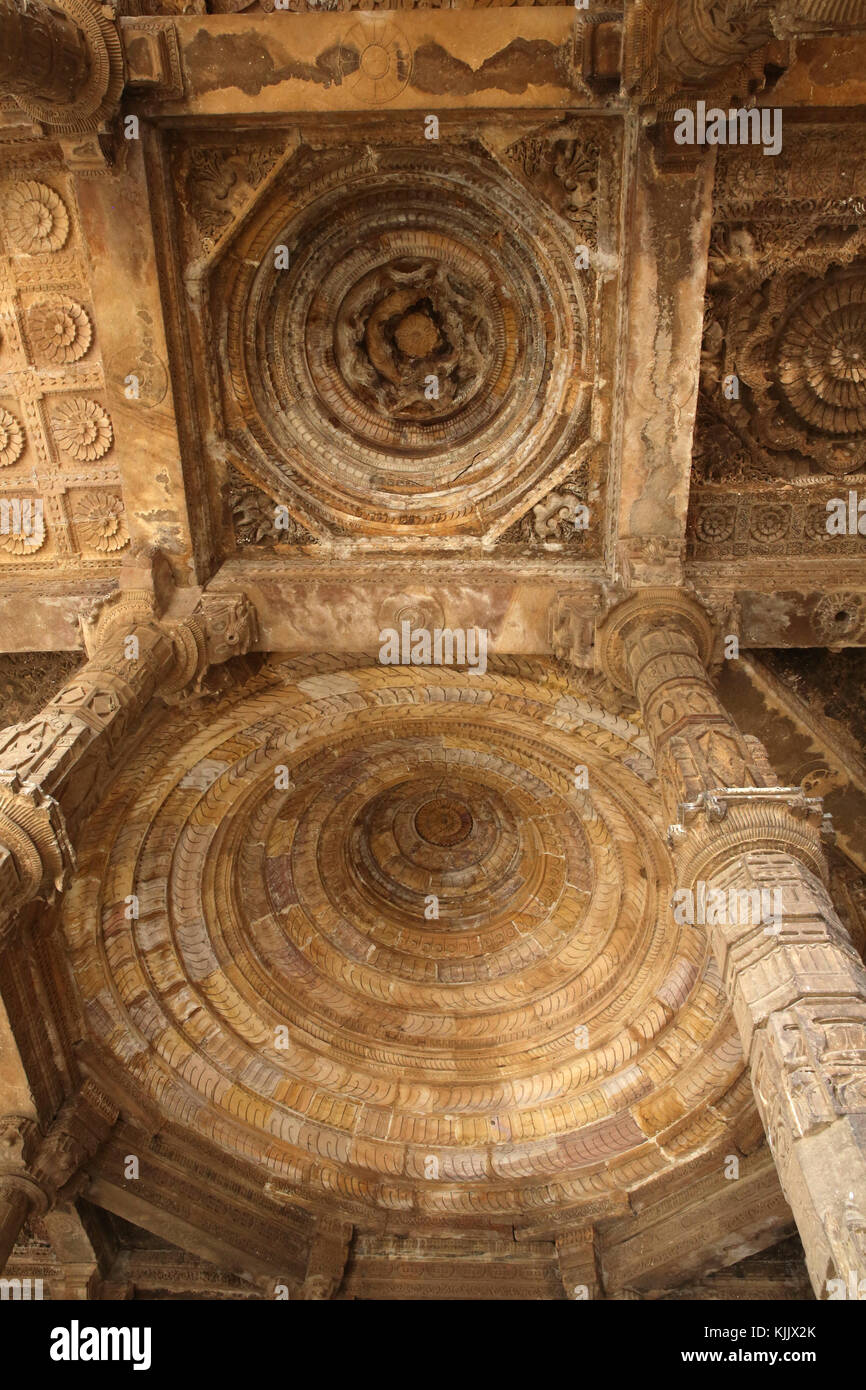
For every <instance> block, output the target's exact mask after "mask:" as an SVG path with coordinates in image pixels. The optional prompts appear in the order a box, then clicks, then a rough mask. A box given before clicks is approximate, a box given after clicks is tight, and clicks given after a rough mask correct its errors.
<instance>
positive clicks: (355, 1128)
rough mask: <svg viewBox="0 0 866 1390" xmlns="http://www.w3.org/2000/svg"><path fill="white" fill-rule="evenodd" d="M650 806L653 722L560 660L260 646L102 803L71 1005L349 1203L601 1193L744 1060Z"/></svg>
mask: <svg viewBox="0 0 866 1390" xmlns="http://www.w3.org/2000/svg"><path fill="white" fill-rule="evenodd" d="M577 765H584V766H585V767H587V768H588V769H589V776H588V788H584V787H582V786H578V785H577V782H578V779H576V778H575V775H574V772H575V767H576V766H577ZM664 821H665V817H664V814H663V812H662V809H661V807H660V805H659V803H658V800H657V796H656V791H655V788H654V785H653V783H652V765H651V762H650V759H649V757H648V752H647V748H646V743H645V740H644V738H643V736H642V734H641V732H640V730H639V729H638V728H636V727H634V726H631V725H629V724H628V723H627V722H626V721H625V720H623V719H622V718H614V717H608V716H607V715H605V714H604V713H603V712H602V711H601V710H599V709H598V708H597V707H594V706H592V705H590V704H583V703H582V702H581V701H580V700H579V699H577V698H575V697H574V696H573V695H572V694H570V693H568V690H567V687H566V686H565V684H564V682H562V681H561V680H560V678H559V677H558V676H556V675H555V674H554V673H553V671H552V670H551V669H550V668H548V667H547V666H544V665H541V664H539V665H530V664H529V663H519V664H518V663H510V664H509V665H508V666H503V667H501V668H500V669H498V670H496V669H492V668H488V670H487V672H486V673H485V674H484V675H483V676H479V675H477V674H475V675H473V676H471V677H470V676H467V675H464V674H461V673H460V672H458V671H455V670H445V669H438V670H420V669H418V668H391V667H374V668H364V667H356V668H353V669H351V670H344V671H339V670H338V671H335V670H334V669H333V663H327V662H326V663H322V665H321V667H316V666H315V665H312V664H311V663H309V662H306V663H304V665H303V666H302V667H301V668H298V669H293V668H292V667H291V666H285V665H272V666H268V667H265V668H264V670H263V672H262V673H261V674H260V675H259V676H258V677H256V678H255V679H254V680H253V681H251V682H250V683H248V685H247V686H246V687H245V688H244V689H243V690H239V691H235V692H233V693H231V694H229V695H226V696H224V697H222V698H221V700H220V701H219V702H218V703H216V704H209V705H208V707H207V708H206V709H201V710H200V711H198V712H197V711H196V710H195V709H194V708H192V709H191V708H189V707H187V708H186V709H184V711H183V712H178V714H177V715H176V716H175V717H173V719H170V720H169V721H167V722H166V723H165V724H164V725H163V726H162V727H161V729H160V731H159V733H158V734H157V735H156V736H155V738H154V740H153V741H152V742H150V743H149V744H148V745H146V746H144V747H142V748H141V749H140V750H139V751H138V752H137V754H136V755H135V756H134V757H133V758H132V759H131V760H130V761H129V762H128V764H127V765H126V766H125V767H124V768H123V770H122V771H121V773H120V776H119V778H118V779H117V781H116V782H115V783H114V785H113V787H112V789H111V791H110V792H109V794H108V796H107V798H106V800H105V802H104V803H103V805H102V806H101V807H100V809H99V811H98V812H97V813H96V815H95V816H94V817H93V819H92V820H91V822H90V823H89V824H88V826H87V828H86V830H85V834H84V837H83V841H82V844H81V847H80V851H79V874H78V876H77V878H76V880H75V882H74V884H73V886H72V889H71V891H70V893H69V894H68V895H67V898H66V900H65V904H64V930H65V933H66V936H67V940H68V943H69V948H70V951H71V958H72V962H73V969H74V972H75V975H76V978H77V982H78V986H79V990H80V997H81V998H82V1000H83V1001H85V1002H84V1006H83V1007H84V1010H85V1015H86V1019H85V1022H84V1023H83V1025H82V1026H83V1027H84V1028H85V1030H86V1032H87V1034H88V1035H89V1038H90V1041H91V1043H92V1045H93V1046H95V1047H96V1048H97V1049H98V1050H99V1051H100V1052H101V1053H102V1055H103V1059H104V1064H105V1065H106V1066H108V1067H113V1068H114V1069H115V1070H116V1072H117V1075H118V1079H119V1083H120V1084H122V1085H123V1086H126V1087H127V1088H129V1089H131V1090H132V1091H134V1092H135V1093H136V1094H137V1095H139V1096H140V1097H146V1098H147V1100H148V1103H149V1104H150V1105H152V1106H155V1107H156V1108H157V1110H158V1111H159V1112H161V1113H162V1114H163V1115H164V1116H165V1117H166V1119H167V1120H169V1121H171V1120H176V1121H182V1123H183V1125H184V1127H185V1128H186V1130H187V1132H188V1133H193V1134H195V1135H197V1136H198V1137H199V1139H200V1140H204V1141H207V1142H209V1143H212V1144H215V1145H217V1146H219V1147H220V1148H221V1149H224V1150H227V1151H229V1152H233V1153H236V1154H238V1155H241V1156H242V1157H243V1159H244V1161H245V1162H247V1163H255V1164H257V1165H258V1166H259V1168H260V1170H261V1171H262V1173H263V1174H264V1175H266V1176H269V1177H270V1178H271V1180H272V1181H274V1182H276V1183H277V1185H279V1182H280V1181H283V1182H289V1183H291V1184H292V1186H293V1188H294V1189H295V1190H296V1191H300V1192H301V1193H307V1194H309V1195H311V1196H315V1195H316V1194H317V1193H318V1194H322V1193H327V1194H328V1198H329V1201H330V1202H331V1203H332V1204H333V1203H336V1204H337V1205H341V1206H342V1207H343V1208H344V1209H346V1210H347V1211H351V1212H353V1213H354V1214H355V1216H356V1217H357V1218H358V1219H360V1220H362V1221H363V1214H364V1211H365V1210H367V1212H368V1213H369V1210H370V1209H372V1208H376V1209H378V1210H379V1211H380V1212H381V1211H393V1212H399V1213H400V1214H401V1219H405V1220H409V1221H412V1220H415V1219H419V1220H436V1219H442V1220H446V1221H447V1220H450V1221H453V1219H454V1217H455V1216H459V1215H460V1214H465V1215H467V1216H471V1217H472V1218H473V1219H478V1218H479V1217H480V1218H483V1217H485V1216H486V1217H489V1218H490V1219H493V1220H496V1219H501V1217H502V1216H503V1215H504V1216H508V1215H510V1214H514V1213H517V1212H520V1211H527V1210H532V1209H533V1208H535V1207H542V1206H547V1207H549V1206H550V1204H551V1203H553V1204H556V1203H562V1202H565V1203H568V1202H574V1201H579V1200H582V1199H583V1200H587V1199H592V1200H595V1199H597V1197H598V1196H599V1194H600V1193H603V1192H604V1191H605V1190H607V1189H608V1188H611V1187H612V1188H616V1189H621V1188H622V1187H623V1186H630V1185H633V1184H636V1183H640V1182H643V1181H645V1180H647V1179H648V1178H650V1177H652V1175H653V1174H654V1173H655V1172H657V1171H660V1170H661V1169H662V1168H667V1166H668V1162H669V1159H668V1156H667V1151H666V1150H665V1147H664V1146H665V1145H666V1144H668V1143H670V1144H672V1145H673V1146H674V1148H675V1149H676V1152H678V1153H682V1154H684V1155H686V1154H688V1152H689V1151H690V1146H692V1147H698V1146H702V1145H704V1144H705V1143H706V1142H707V1139H708V1136H710V1134H711V1133H715V1132H716V1131H718V1132H719V1133H721V1132H722V1131H723V1125H724V1122H723V1120H721V1119H720V1118H719V1117H720V1116H722V1115H723V1114H724V1113H726V1111H725V1107H726V1106H727V1105H728V1104H729V1103H728V1101H726V1100H723V1099H722V1098H723V1097H724V1096H725V1093H726V1092H727V1091H728V1090H729V1089H730V1087H731V1086H732V1085H733V1084H734V1083H735V1082H736V1080H737V1078H738V1077H739V1076H740V1074H741V1071H742V1067H743V1062H742V1057H741V1054H740V1049H739V1044H738V1042H737V1040H736V1036H735V1033H734V1029H733V1024H732V1022H731V1020H730V1017H729V1015H728V1014H727V1012H726V1010H725V1006H724V999H723V990H722V986H721V982H720V981H719V978H718V975H717V973H716V971H715V969H714V967H713V966H712V965H711V964H708V959H707V951H706V943H705V941H704V938H703V935H702V933H701V932H699V931H696V930H695V929H693V928H690V927H687V926H677V925H676V924H675V923H674V922H673V920H672V914H671V912H670V911H669V908H668V903H669V899H670V895H671V887H672V882H671V866H670V860H669V856H668V852H667V850H666V848H665V844H664V828H665V827H664ZM130 895H134V898H131V896H130ZM132 900H135V901H137V903H138V916H135V915H134V914H131V913H130V912H129V911H128V904H129V902H130V901H132ZM737 1094H739V1092H738V1093H737ZM743 1094H744V1095H745V1091H744V1093H743ZM713 1099H715V1100H716V1101H717V1102H718V1103H719V1109H718V1110H717V1112H716V1113H715V1115H714V1116H713V1117H710V1116H709V1115H708V1114H707V1112H706V1110H705V1106H706V1104H707V1102H708V1100H709V1101H712V1100H713ZM674 1136H675V1137H674Z"/></svg>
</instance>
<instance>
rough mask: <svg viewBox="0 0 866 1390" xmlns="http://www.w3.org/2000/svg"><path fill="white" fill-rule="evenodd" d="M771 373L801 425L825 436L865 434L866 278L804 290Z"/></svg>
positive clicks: (788, 321) (782, 335) (781, 338)
mask: <svg viewBox="0 0 866 1390" xmlns="http://www.w3.org/2000/svg"><path fill="white" fill-rule="evenodd" d="M777 373H778V380H779V383H780V385H781V387H782V390H783V391H784V395H785V398H786V400H787V401H788V403H789V405H790V406H791V408H792V410H794V411H795V412H796V414H797V415H798V416H799V418H800V419H801V420H802V421H803V422H804V423H805V424H807V425H809V426H811V427H812V428H813V429H817V430H821V431H822V432H824V433H825V434H833V435H852V434H863V433H864V432H866V277H864V276H860V275H857V276H849V277H846V278H845V279H840V280H833V281H829V282H824V281H822V282H821V283H819V284H817V285H814V286H812V287H810V289H809V291H808V292H807V293H806V294H805V295H804V296H803V297H802V298H801V299H800V301H799V303H798V304H796V305H795V307H794V309H793V310H792V312H791V313H790V314H789V315H788V317H787V319H786V321H785V323H784V325H783V327H782V330H781V333H780V336H779V346H778V368H777Z"/></svg>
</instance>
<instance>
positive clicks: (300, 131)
mask: <svg viewBox="0 0 866 1390" xmlns="http://www.w3.org/2000/svg"><path fill="white" fill-rule="evenodd" d="M620 140H621V124H620V122H619V121H615V120H613V121H612V120H610V119H603V118H588V119H587V118H582V119H581V120H579V121H575V120H567V119H565V120H564V119H559V120H557V121H555V122H542V123H539V122H538V121H535V122H532V123H531V125H529V123H527V122H526V121H522V122H511V123H510V125H509V122H507V121H506V122H505V123H504V128H502V127H500V128H499V129H498V130H497V131H496V132H495V134H494V133H493V132H492V130H491V132H489V133H486V134H485V133H482V134H479V133H478V125H477V122H476V121H473V122H471V123H464V122H461V121H459V120H454V121H452V122H450V123H449V133H448V151H447V154H442V155H440V154H439V153H438V151H437V150H436V148H435V146H433V148H432V153H431V142H430V141H428V140H426V139H425V138H424V129H423V126H419V122H418V120H417V119H415V120H412V121H411V122H409V121H405V120H403V121H401V120H400V119H399V118H397V119H393V118H392V119H390V120H389V121H388V122H387V124H385V123H383V122H382V121H381V119H380V120H378V121H375V120H373V121H368V122H364V121H356V122H353V123H352V125H351V128H350V129H347V127H346V125H345V123H338V124H335V125H332V126H331V127H330V128H328V127H327V126H326V125H323V123H322V122H317V123H316V125H315V126H309V125H307V126H304V127H299V128H296V129H289V130H285V129H284V130H273V131H270V132H265V133H262V134H257V135H256V136H255V137H248V138H246V139H245V140H243V141H240V142H239V141H238V137H237V133H236V132H235V131H233V132H231V133H228V134H226V135H222V136H221V135H219V134H213V135H211V134H209V135H208V137H207V139H206V140H205V141H203V140H202V138H201V136H200V134H198V133H197V134H196V135H195V136H190V135H188V134H185V133H180V134H178V135H177V136H176V137H175V138H173V139H172V143H171V151H170V160H171V169H172V173H173V186H174V188H175V189H176V190H177V199H178V209H177V212H178V222H179V237H180V244H181V247H182V255H183V265H182V267H181V268H182V271H183V282H184V285H185V288H186V304H187V305H188V306H189V311H188V312H186V306H184V307H183V309H182V310H181V313H182V317H184V318H185V324H184V328H185V331H186V333H187V334H188V335H189V340H190V344H191V354H190V357H191V360H192V361H199V360H210V363H211V365H212V372H211V373H210V374H198V377H197V382H196V384H197V388H198V400H197V404H198V409H199V413H200V416H201V418H202V420H203V422H204V424H203V431H202V433H203V438H204V440H205V441H206V447H207V450H208V453H209V458H210V462H211V466H212V467H213V468H214V469H215V470H216V471H217V473H218V476H219V478H220V480H221V483H222V485H223V486H224V487H225V486H226V484H227V483H228V485H229V488H230V494H231V500H232V503H233V508H234V512H235V517H236V523H237V525H236V533H237V535H238V539H239V540H241V542H242V543H244V542H248V541H249V540H250V539H251V538H252V540H253V541H254V542H255V541H262V540H266V539H269V540H270V541H271V543H272V544H273V543H277V542H279V541H281V540H282V541H283V542H291V541H292V540H297V541H299V542H300V543H301V544H303V543H304V541H305V540H306V541H307V542H311V541H325V540H332V539H334V538H336V537H341V536H347V537H352V538H353V539H355V540H356V541H357V542H358V543H359V544H361V545H364V546H367V547H370V546H373V547H375V548H383V547H384V548H388V549H392V550H393V549H394V548H399V547H400V546H401V545H402V544H405V543H407V542H411V543H412V544H413V545H414V546H415V547H416V548H417V547H418V546H419V545H420V546H424V547H426V548H428V549H429V548H432V549H435V548H437V547H441V546H442V544H443V543H444V544H445V545H446V546H451V547H453V546H454V545H455V544H456V543H458V542H462V543H463V544H464V545H465V544H466V543H467V542H473V541H474V542H475V543H476V545H477V543H478V542H479V541H483V542H484V543H485V545H486V546H490V545H492V544H493V543H494V542H495V541H497V540H499V539H500V538H509V539H513V540H515V541H520V540H521V539H523V538H524V536H525V538H526V540H527V541H528V543H529V544H530V545H531V544H533V543H535V544H536V545H537V544H538V542H539V541H540V540H542V539H543V540H546V541H550V542H553V543H554V545H555V548H557V549H561V548H562V546H563V545H564V544H566V543H567V544H568V547H569V548H570V549H572V550H574V552H575V553H576V554H580V555H587V556H588V555H593V554H596V555H597V554H598V553H599V551H600V547H601V545H602V540H603V517H602V515H601V498H602V496H603V493H604V488H605V478H606V459H605V450H604V448H603V447H602V446H601V442H602V440H604V439H605V438H606V436H607V435H608V434H609V426H608V424H607V423H606V422H607V419H608V416H609V410H610V396H609V393H607V392H603V393H602V395H601V396H599V393H598V391H597V383H598V382H599V381H609V380H610V377H611V374H612V371H613V362H614V354H615V331H614V330H615V320H614V318H613V317H612V316H610V315H604V314H601V313H600V312H599V311H600V308H601V305H602V302H607V300H609V298H610V295H611V293H612V292H613V289H614V287H613V285H612V284H611V283H610V282H609V277H603V276H601V275H599V274H596V273H595V272H594V271H593V270H592V268H591V267H588V266H584V267H583V268H580V267H579V266H576V265H575V250H574V247H575V244H578V245H583V246H585V247H586V248H587V256H591V257H592V258H593V264H598V263H599V261H600V259H601V258H603V259H604V260H605V261H607V260H608V259H609V260H611V261H612V260H613V258H614V257H615V256H616V245H617V235H618V233H617V209H618V187H619V179H620V174H619V161H620V153H619V147H620ZM596 258H599V259H598V260H597V259H596ZM611 302H612V301H611ZM200 354H201V356H200ZM226 462H228V463H229V465H230V466H231V468H232V470H233V472H232V473H231V474H229V475H227V474H226V470H225V463H226ZM244 480H246V484H247V486H245V485H244ZM232 484H233V486H232ZM250 484H252V485H253V487H254V488H255V489H258V491H259V494H266V496H267V497H268V498H270V507H268V505H267V503H266V502H264V501H263V500H262V499H261V498H259V500H258V501H257V500H256V495H255V493H253V492H251V490H250V488H249V485H250ZM551 494H554V497H553V499H551ZM545 499H551V500H547V501H545ZM578 499H580V501H582V502H586V503H587V504H588V505H589V506H590V507H591V509H592V511H593V513H594V515H593V524H592V526H591V527H586V528H584V529H579V528H576V527H575V525H574V516H575V510H576V504H577V500H578ZM274 504H276V505H278V506H279V505H281V506H282V507H284V508H285V509H287V510H288V512H289V517H290V527H291V534H287V530H286V529H285V528H281V527H280V526H279V524H278V522H277V520H276V519H275V505H274ZM533 508H536V511H535V512H534V513H533V516H532V517H530V521H529V523H528V524H527V526H526V527H523V526H522V522H523V519H524V518H525V517H527V515H528V514H529V513H531V512H532V509H533ZM268 512H270V515H268ZM254 519H257V520H258V523H259V524H258V526H257V527H256V534H255V535H254V536H252V537H251V535H250V527H251V523H252V521H253V520H254ZM533 522H534V524H532V523H533ZM298 527H300V528H303V530H302V532H301V533H300V534H298V531H297V528H298ZM509 528H512V529H513V536H511V535H510V533H509Z"/></svg>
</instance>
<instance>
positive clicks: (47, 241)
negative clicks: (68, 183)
mask: <svg viewBox="0 0 866 1390" xmlns="http://www.w3.org/2000/svg"><path fill="white" fill-rule="evenodd" d="M4 221H5V226H6V234H7V236H8V238H9V240H10V241H11V243H12V246H13V248H14V250H16V251H22V252H24V253H25V254H26V255H29V256H33V255H38V254H39V253H41V252H46V251H60V250H62V248H63V247H64V246H65V245H66V238H67V237H68V235H69V213H68V212H67V211H66V205H65V204H64V202H63V199H62V198H61V196H60V194H59V193H58V192H57V191H56V190H55V189H53V188H49V186H48V184H45V183H37V182H36V181H35V180H33V179H27V180H23V181H21V182H19V183H14V184H13V185H12V187H11V188H10V190H9V192H8V193H7V195H6V198H5V206H4Z"/></svg>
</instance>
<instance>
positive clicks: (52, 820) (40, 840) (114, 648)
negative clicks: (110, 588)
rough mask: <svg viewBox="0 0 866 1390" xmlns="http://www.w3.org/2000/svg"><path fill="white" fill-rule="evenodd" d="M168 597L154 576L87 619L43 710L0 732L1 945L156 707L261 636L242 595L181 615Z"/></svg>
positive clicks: (196, 685) (60, 877)
mask: <svg viewBox="0 0 866 1390" xmlns="http://www.w3.org/2000/svg"><path fill="white" fill-rule="evenodd" d="M168 597H169V596H167V595H166V594H165V593H164V592H161V591H160V585H159V583H158V582H155V583H153V584H152V585H151V587H149V588H145V587H142V586H139V587H135V588H128V589H121V590H119V591H118V592H117V593H115V594H112V595H111V596H110V597H109V598H108V599H106V600H104V601H103V602H102V603H101V604H100V605H99V606H98V607H97V608H96V609H95V610H94V611H93V612H91V613H90V614H89V615H88V616H87V617H86V618H82V624H81V625H82V631H83V636H84V643H85V648H86V650H87V654H88V657H89V660H88V662H87V663H86V665H85V666H84V667H82V669H81V670H80V671H78V672H77V673H76V674H75V676H73V677H72V679H71V680H69V681H67V683H66V684H65V685H64V686H62V687H61V689H60V690H59V691H58V692H57V694H56V695H55V696H54V697H53V698H52V699H51V700H50V701H49V702H48V704H47V705H46V706H45V708H44V709H43V710H41V711H40V713H39V714H38V715H35V716H34V717H33V718H32V719H30V720H27V721H26V723H23V724H15V725H11V726H10V727H9V728H7V729H3V730H0V940H2V938H3V935H4V933H3V926H4V924H6V925H7V926H8V923H9V922H10V920H11V919H12V917H13V916H14V914H15V912H16V911H17V910H18V909H19V908H20V907H22V906H23V905H24V903H26V902H28V901H30V900H31V899H33V898H35V897H44V898H47V899H50V898H51V897H52V896H53V894H54V892H55V891H57V890H59V889H62V888H63V887H64V886H65V883H66V881H67V878H68V875H69V872H70V870H71V869H72V868H73V867H74V862H75V861H74V853H73V848H72V846H73V843H74V839H75V835H76V833H77V829H78V826H79V825H80V824H81V822H82V820H83V819H84V818H85V817H86V816H87V815H88V814H89V813H90V812H91V811H92V810H93V808H94V806H95V805H96V804H97V803H98V801H99V798H100V796H101V795H102V791H103V789H104V786H105V783H106V781H107V779H108V778H109V777H110V776H111V775H112V773H113V771H114V769H115V768H116V767H117V766H118V764H119V763H120V761H121V760H122V758H123V756H124V754H125V750H126V748H127V747H128V746H129V741H130V739H132V738H134V737H135V736H136V734H137V733H138V731H139V730H140V728H141V727H142V721H143V718H144V715H145V711H146V710H147V709H148V707H149V706H150V705H151V702H152V701H153V700H155V699H162V700H164V701H166V702H167V703H174V702H176V701H178V700H180V699H181V698H183V697H184V695H185V694H188V693H190V692H195V691H197V690H199V689H200V687H201V682H202V680H203V678H204V676H205V674H206V672H207V671H208V669H209V667H210V666H212V665H215V664H218V663H220V662H224V661H227V660H229V659H230V658H231V657H233V656H236V655H241V654H243V653H245V652H246V651H248V650H249V648H250V646H251V645H252V644H254V642H255V641H256V638H257V621H256V613H255V609H254V608H253V606H252V604H251V603H250V602H249V600H248V599H247V597H246V595H245V594H244V593H243V592H241V591H227V592H224V593H219V594H213V595H211V594H205V595H203V596H202V598H201V600H200V602H199V604H198V607H197V608H196V609H195V611H194V612H193V613H192V615H191V616H189V617H188V618H185V619H183V620H180V621H171V620H169V619H168V618H167V617H165V616H164V609H165V606H166V602H167V598H168Z"/></svg>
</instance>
